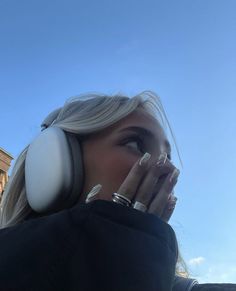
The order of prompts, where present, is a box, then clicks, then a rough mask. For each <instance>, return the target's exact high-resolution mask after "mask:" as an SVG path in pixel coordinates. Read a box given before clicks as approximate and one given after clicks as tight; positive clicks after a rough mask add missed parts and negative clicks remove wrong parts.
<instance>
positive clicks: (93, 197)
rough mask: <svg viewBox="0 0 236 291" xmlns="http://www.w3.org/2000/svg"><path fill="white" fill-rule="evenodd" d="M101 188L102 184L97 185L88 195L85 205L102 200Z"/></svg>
mask: <svg viewBox="0 0 236 291" xmlns="http://www.w3.org/2000/svg"><path fill="white" fill-rule="evenodd" d="M101 188H102V185H101V184H97V185H96V186H94V187H93V188H92V189H91V191H90V192H89V193H88V195H87V198H86V200H85V203H89V202H91V201H93V200H97V199H100V197H99V196H100V195H99V191H100V190H101Z"/></svg>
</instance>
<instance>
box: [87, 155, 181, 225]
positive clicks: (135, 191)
mask: <svg viewBox="0 0 236 291" xmlns="http://www.w3.org/2000/svg"><path fill="white" fill-rule="evenodd" d="M178 176H179V170H178V169H176V168H175V167H174V165H173V164H172V163H171V162H170V161H169V159H168V158H167V155H166V153H163V154H161V155H160V157H159V159H158V160H153V159H151V156H150V155H149V154H148V153H146V154H145V155H144V156H143V157H142V158H141V159H140V160H138V161H137V162H136V163H135V164H134V166H133V167H132V169H131V170H130V172H129V174H128V176H127V177H126V179H125V180H124V182H123V183H122V185H121V186H120V188H119V189H118V190H117V193H119V194H121V195H123V196H125V197H126V198H128V199H129V200H131V201H132V202H135V201H138V202H140V203H142V204H144V205H145V206H146V207H147V212H148V213H153V214H155V215H157V216H159V217H160V218H161V219H163V220H164V221H166V222H167V221H168V220H169V219H170V217H171V215H172V213H173V211H174V206H175V203H176V200H177V199H176V198H175V197H174V195H173V194H172V192H173V189H174V186H175V185H176V183H177V180H178ZM100 189H101V185H97V186H96V187H95V188H93V189H92V191H91V192H90V193H89V195H88V198H87V200H86V201H87V202H90V201H92V200H94V199H102V197H99V196H100V195H99V194H98V195H96V194H97V193H98V192H99V190H100ZM111 194H112V193H111ZM111 199H112V198H111Z"/></svg>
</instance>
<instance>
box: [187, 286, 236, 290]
mask: <svg viewBox="0 0 236 291" xmlns="http://www.w3.org/2000/svg"><path fill="white" fill-rule="evenodd" d="M191 291H236V284H198V285H195V286H194V287H193V288H192V290H191Z"/></svg>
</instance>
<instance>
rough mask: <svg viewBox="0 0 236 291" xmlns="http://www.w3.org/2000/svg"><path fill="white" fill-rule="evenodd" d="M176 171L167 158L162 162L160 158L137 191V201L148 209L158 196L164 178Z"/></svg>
mask: <svg viewBox="0 0 236 291" xmlns="http://www.w3.org/2000/svg"><path fill="white" fill-rule="evenodd" d="M174 169H175V167H174V165H173V164H171V162H170V161H169V160H168V159H167V157H164V158H163V159H162V161H160V158H159V160H158V161H157V162H156V163H155V164H154V165H152V166H151V167H150V169H149V170H148V172H147V174H146V176H145V177H144V179H143V181H142V183H141V184H140V186H139V189H138V190H137V193H136V195H135V200H136V201H138V202H141V203H142V204H144V205H145V206H147V207H148V205H149V204H150V203H151V201H152V199H153V198H154V197H155V196H156V193H158V189H159V185H160V184H161V180H162V179H163V177H165V176H166V175H167V174H169V173H171V172H173V170H174Z"/></svg>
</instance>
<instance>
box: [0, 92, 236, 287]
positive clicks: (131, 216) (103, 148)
mask: <svg viewBox="0 0 236 291" xmlns="http://www.w3.org/2000/svg"><path fill="white" fill-rule="evenodd" d="M166 125H167V126H168V121H167V119H166V116H165V112H164V110H163V108H162V105H161V102H160V100H159V98H158V97H157V96H156V95H155V94H154V93H152V92H143V93H141V94H139V95H137V96H135V97H133V98H127V97H124V96H114V97H110V96H99V95H88V96H80V97H78V98H74V99H71V100H69V101H68V102H66V104H65V105H64V107H62V108H60V109H58V110H56V111H54V112H53V113H52V114H50V115H49V116H48V117H47V118H46V119H45V121H44V122H43V124H42V127H43V131H42V133H41V134H40V135H39V136H38V137H37V138H36V139H35V140H34V141H33V142H32V143H31V144H30V145H29V146H28V147H27V148H26V149H25V150H24V151H23V152H22V154H21V155H20V157H19V158H18V160H17V162H16V164H15V167H14V169H13V171H12V175H11V181H10V182H9V184H8V187H7V189H6V191H5V193H4V197H3V201H2V212H1V225H2V228H3V229H2V230H1V232H0V244H1V249H0V252H1V255H0V257H1V262H0V274H1V275H0V286H1V287H0V288H1V289H0V290H4V291H6V290H91V291H92V290H120V291H121V290H122V291H125V290H129V291H132V290H135V291H138V290H150V291H152V290H153V291H154V290H155V291H156V290H159V291H162V290H163V291H164V290H165V291H168V290H172V288H175V289H173V290H182V291H184V290H190V289H192V290H208V289H204V288H205V287H208V286H204V285H202V286H201V285H200V284H199V285H197V284H194V282H193V281H191V280H190V281H187V280H184V279H183V280H181V279H180V278H178V277H175V268H176V263H177V258H178V249H177V243H176V238H175V234H174V232H173V230H172V228H171V227H170V226H169V225H168V223H167V222H168V220H169V218H170V217H171V214H172V213H173V210H174V207H175V203H176V198H175V197H174V195H173V189H174V186H175V185H176V183H177V180H178V176H179V170H178V169H176V168H175V166H174V165H173V164H172V163H171V161H170V160H171V149H170V144H169V142H168V140H167V135H166V133H165V130H164V128H166ZM190 285H191V286H190ZM232 286H233V285H230V286H226V285H225V286H223V285H222V289H221V290H234V289H232V288H235V286H234V287H232ZM211 287H212V288H213V287H214V286H211ZM218 287H219V286H218ZM178 288H179V289H178ZM202 288H203V289H202ZM224 288H225V289H224ZM227 288H228V289H227ZM230 288H231V289H230ZM211 290H214V289H211ZM217 290H218V289H217Z"/></svg>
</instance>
